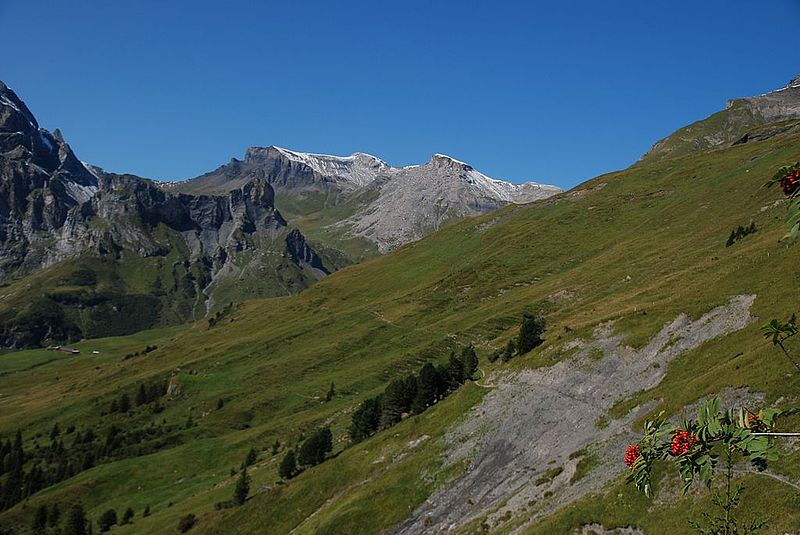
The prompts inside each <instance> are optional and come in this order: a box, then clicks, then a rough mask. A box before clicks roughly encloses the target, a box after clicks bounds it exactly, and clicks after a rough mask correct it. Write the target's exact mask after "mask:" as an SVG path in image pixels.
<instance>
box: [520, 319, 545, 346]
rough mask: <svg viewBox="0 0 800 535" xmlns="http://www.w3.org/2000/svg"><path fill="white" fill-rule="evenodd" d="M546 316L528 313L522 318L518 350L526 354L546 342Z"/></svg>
mask: <svg viewBox="0 0 800 535" xmlns="http://www.w3.org/2000/svg"><path fill="white" fill-rule="evenodd" d="M544 327H545V321H544V318H540V317H538V316H532V315H530V314H526V315H525V316H524V317H523V318H522V325H520V327H519V338H518V339H517V352H518V354H520V355H524V354H525V353H527V352H528V351H530V350H531V349H533V348H535V347H538V346H540V345H541V344H542V342H544V340H543V339H542V333H544Z"/></svg>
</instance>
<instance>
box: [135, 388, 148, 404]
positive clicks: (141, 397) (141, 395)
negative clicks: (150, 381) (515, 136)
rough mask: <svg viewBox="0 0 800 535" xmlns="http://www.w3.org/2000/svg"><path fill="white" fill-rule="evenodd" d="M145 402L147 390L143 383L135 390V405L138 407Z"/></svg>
mask: <svg viewBox="0 0 800 535" xmlns="http://www.w3.org/2000/svg"><path fill="white" fill-rule="evenodd" d="M145 403H147V391H146V390H145V387H144V384H140V385H139V390H138V391H137V392H136V406H137V407H140V406H142V405H144V404H145Z"/></svg>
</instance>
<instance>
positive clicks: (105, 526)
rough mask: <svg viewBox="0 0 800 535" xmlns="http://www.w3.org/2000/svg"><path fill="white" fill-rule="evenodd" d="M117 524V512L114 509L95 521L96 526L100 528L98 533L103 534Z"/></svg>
mask: <svg viewBox="0 0 800 535" xmlns="http://www.w3.org/2000/svg"><path fill="white" fill-rule="evenodd" d="M116 523H117V512H116V511H115V510H114V509H109V510H107V511H106V512H105V513H103V514H102V515H100V520H98V521H97V525H98V526H100V532H101V533H104V532H106V531H108V530H110V529H111V526H113V525H115V524H116Z"/></svg>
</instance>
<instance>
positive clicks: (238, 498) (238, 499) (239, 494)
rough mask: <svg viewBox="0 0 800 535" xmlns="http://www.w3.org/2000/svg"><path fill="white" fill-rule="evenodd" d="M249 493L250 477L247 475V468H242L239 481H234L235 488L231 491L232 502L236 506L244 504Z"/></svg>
mask: <svg viewBox="0 0 800 535" xmlns="http://www.w3.org/2000/svg"><path fill="white" fill-rule="evenodd" d="M249 493H250V476H248V475H247V466H245V467H244V468H242V471H241V473H240V474H239V479H237V480H236V488H234V490H233V501H234V503H235V504H236V505H242V504H244V502H245V500H247V495H248V494H249Z"/></svg>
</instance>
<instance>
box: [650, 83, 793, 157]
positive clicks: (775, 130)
mask: <svg viewBox="0 0 800 535" xmlns="http://www.w3.org/2000/svg"><path fill="white" fill-rule="evenodd" d="M798 120H800V76H795V77H794V78H792V79H791V80H790V81H789V83H788V84H786V85H785V86H783V87H781V88H779V89H775V90H773V91H770V92H768V93H764V94H762V95H758V96H754V97H744V98H737V99H731V100H728V101H727V103H726V106H725V109H724V110H722V111H720V112H717V113H715V114H713V115H711V116H710V117H707V118H706V119H703V120H700V121H697V122H695V123H692V124H690V125H688V126H685V127H683V128H680V129H678V130H676V131H675V132H673V133H672V134H670V135H669V136H667V137H665V138H664V139H662V140H660V141H658V142H656V143H655V144H654V145H653V147H652V148H651V149H650V150H649V151H648V152H647V153H646V154H644V155H643V156H642V158H641V160H640V161H653V160H660V159H664V158H671V157H676V156H684V155H686V154H689V153H693V152H697V151H701V150H708V149H716V148H723V147H728V146H731V145H733V144H737V143H747V142H748V141H752V140H764V139H767V138H769V137H773V136H776V135H780V134H784V133H786V132H788V131H789V130H792V129H795V128H798V125H797V124H796V121H798Z"/></svg>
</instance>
